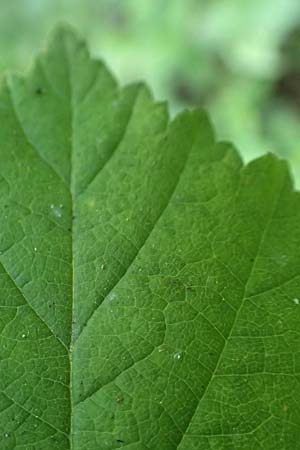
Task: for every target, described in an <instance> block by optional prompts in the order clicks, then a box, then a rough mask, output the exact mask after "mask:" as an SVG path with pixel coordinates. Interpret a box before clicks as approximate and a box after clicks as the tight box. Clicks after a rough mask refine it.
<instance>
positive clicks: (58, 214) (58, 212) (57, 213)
mask: <svg viewBox="0 0 300 450" xmlns="http://www.w3.org/2000/svg"><path fill="white" fill-rule="evenodd" d="M62 207H63V205H62V204H60V205H59V206H55V205H53V204H52V205H50V208H51V209H52V212H53V215H54V217H56V218H57V219H61V218H62V215H63V212H62Z"/></svg>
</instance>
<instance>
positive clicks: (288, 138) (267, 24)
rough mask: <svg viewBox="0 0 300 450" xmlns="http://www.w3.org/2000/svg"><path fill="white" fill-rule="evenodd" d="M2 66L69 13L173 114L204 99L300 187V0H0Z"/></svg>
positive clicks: (246, 145) (222, 125) (228, 134)
mask: <svg viewBox="0 0 300 450" xmlns="http://www.w3.org/2000/svg"><path fill="white" fill-rule="evenodd" d="M0 8H1V10H0V55H1V58H0V70H2V71H5V70H6V69H24V68H26V66H27V65H28V63H29V61H30V60H31V59H32V57H33V55H34V54H35V53H36V52H37V51H38V49H39V48H40V47H41V46H42V45H43V44H44V42H45V38H46V36H47V34H48V33H49V31H50V30H51V28H52V27H53V26H54V24H55V23H56V22H58V21H62V20H63V21H67V22H69V23H71V24H73V25H74V26H75V27H76V28H77V29H78V30H79V31H80V32H81V34H82V35H83V36H84V37H85V38H86V39H87V41H88V43H89V46H90V48H91V52H92V54H93V55H94V56H101V57H102V58H103V59H104V60H105V61H106V62H107V64H108V65H109V66H110V68H111V69H112V71H113V72H114V73H115V74H116V76H117V77H118V78H119V80H121V82H122V83H125V82H128V81H132V80H136V79H144V80H146V81H147V83H148V84H149V85H150V86H151V87H152V90H153V91H154V94H155V96H156V98H158V99H168V100H169V102H170V109H171V113H172V114H175V113H176V112H177V111H178V110H180V109H182V108H183V107H186V106H194V105H200V106H204V107H205V108H207V109H208V110H209V111H210V114H211V117H212V120H213V122H214V124H215V128H216V130H217V134H218V136H219V138H221V139H229V140H231V141H232V142H234V144H235V145H236V146H237V147H238V148H239V149H240V151H241V152H242V154H243V157H244V159H245V160H246V161H248V160H249V159H252V158H253V157H256V156H258V155H260V154H262V153H264V152H267V151H272V152H274V153H277V154H279V155H280V156H284V157H286V158H288V159H289V161H290V162H291V166H292V170H293V173H294V175H295V178H296V180H297V185H298V186H300V170H299V169H300V124H299V116H300V1H299V0H251V1H250V2H246V1H245V0H122V1H121V0H9V1H7V0H0Z"/></svg>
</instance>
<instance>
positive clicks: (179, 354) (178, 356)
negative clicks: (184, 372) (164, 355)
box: [174, 352, 182, 361]
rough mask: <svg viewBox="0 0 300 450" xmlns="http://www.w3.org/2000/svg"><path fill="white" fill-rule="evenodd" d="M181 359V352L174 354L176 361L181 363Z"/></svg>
mask: <svg viewBox="0 0 300 450" xmlns="http://www.w3.org/2000/svg"><path fill="white" fill-rule="evenodd" d="M181 357H182V354H181V352H176V353H174V359H175V360H176V361H179V360H180V359H181Z"/></svg>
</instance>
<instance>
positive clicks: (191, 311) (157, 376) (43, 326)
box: [0, 28, 300, 450]
mask: <svg viewBox="0 0 300 450" xmlns="http://www.w3.org/2000/svg"><path fill="white" fill-rule="evenodd" d="M0 123H1V127H0V143H1V153H0V155H1V164H0V207H1V216H0V217H1V234H0V251H1V255H0V260H1V266H0V289H1V296H0V307H1V316H0V330H1V335H0V442H1V446H0V447H1V450H2V449H4V450H13V449H18V450H50V449H55V450H67V449H70V450H112V449H118V448H126V449H127V450H175V449H177V450H196V449H197V450H198V449H199V450H208V449H210V450H277V449H278V450H279V449H280V450H281V449H285V450H294V449H296V448H298V447H299V446H300V407H299V405H300V389H299V383H300V375H299V374H300V350H299V349H300V300H299V299H300V275H299V273H300V253H299V246H300V226H299V223H300V199H299V193H298V192H295V191H293V187H292V183H291V180H290V177H289V173H288V170H287V167H286V164H285V163H284V162H282V161H279V160H278V159H277V158H275V157H274V156H271V155H267V156H265V157H263V158H260V159H259V160H256V161H254V162H252V163H251V164H249V165H247V166H245V167H244V166H243V164H242V163H241V161H240V158H239V156H238V155H237V153H236V152H235V150H234V149H233V148H232V147H231V146H230V145H229V144H224V143H216V142H215V140H214V137H213V132H212V130H211V127H210V125H209V122H208V120H207V118H206V116H205V114H204V113H203V112H201V111H198V110H196V111H192V112H183V113H182V114H180V115H179V116H178V117H177V118H176V119H175V120H174V121H172V122H169V119H168V114H167V110H166V105H165V104H160V103H155V102H154V101H153V99H152V97H151V95H150V93H149V91H148V90H147V88H146V87H145V86H143V85H137V84H136V85H131V86H127V87H125V88H122V89H120V88H119V87H118V85H117V84H116V82H115V81H114V79H113V78H112V76H111V75H110V73H109V72H108V71H107V69H106V68H105V66H104V65H103V64H102V63H101V62H97V61H93V60H91V59H90V57H89V55H88V52H87V49H86V47H85V45H84V44H83V43H82V42H81V41H80V40H79V39H78V38H77V37H76V35H75V34H74V33H73V32H72V31H71V30H69V29H66V28H60V29H57V30H56V32H55V33H54V35H53V36H52V39H51V41H50V44H49V47H48V50H47V51H46V52H45V53H43V54H41V55H40V56H39V57H38V58H37V60H36V62H35V64H34V66H33V68H32V69H31V71H30V73H29V74H28V76H27V77H25V78H22V77H18V76H13V77H10V78H8V79H7V80H6V81H4V82H3V84H2V87H1V93H0Z"/></svg>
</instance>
